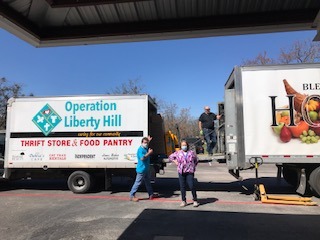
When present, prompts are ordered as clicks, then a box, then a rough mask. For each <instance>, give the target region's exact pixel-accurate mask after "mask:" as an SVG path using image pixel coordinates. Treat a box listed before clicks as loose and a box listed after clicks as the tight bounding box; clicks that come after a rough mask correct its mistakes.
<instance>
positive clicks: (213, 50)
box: [0, 29, 316, 117]
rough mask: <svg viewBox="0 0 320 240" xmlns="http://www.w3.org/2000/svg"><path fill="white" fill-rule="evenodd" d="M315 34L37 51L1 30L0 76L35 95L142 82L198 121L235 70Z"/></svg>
mask: <svg viewBox="0 0 320 240" xmlns="http://www.w3.org/2000/svg"><path fill="white" fill-rule="evenodd" d="M315 34H316V32H315V31H300V32H288V33H272V34H258V35H241V36H228V37H211V38H197V39H185V40H166V41H152V42H137V43H118V44H100V45H88V46H70V47H53V48H35V47H33V46H31V45H29V44H28V43H26V42H24V41H22V40H20V39H19V38H17V37H15V36H14V35H12V34H10V33H8V32H6V31H4V30H1V29H0V52H1V58H0V77H5V78H7V79H8V80H9V81H11V82H17V83H20V84H22V85H23V89H24V92H25V93H30V92H32V93H33V94H34V95H36V96H57V95H79V94H80V95H82V94H105V93H106V92H108V91H110V90H111V89H114V88H115V87H116V86H119V85H120V84H121V83H123V82H126V81H127V80H128V79H136V78H139V79H140V83H141V84H142V85H143V86H144V92H145V93H148V94H150V95H151V96H153V97H156V98H158V99H162V100H164V101H166V102H168V103H176V104H177V105H178V107H179V108H189V107H190V112H191V114H192V115H193V116H195V117H198V115H200V114H201V112H202V111H203V106H204V105H210V106H211V108H212V110H214V111H215V109H216V105H217V102H220V101H223V87H224V83H225V82H226V80H227V78H228V76H229V74H230V73H231V71H232V68H233V67H234V66H235V65H239V64H241V62H242V61H243V60H245V59H250V58H254V57H255V56H256V55H257V54H258V53H259V52H263V51H266V52H267V53H268V55H269V56H271V57H276V56H277V55H278V53H279V50H280V48H283V47H286V46H287V45H290V44H291V43H292V42H294V41H296V40H305V39H313V37H314V36H315Z"/></svg>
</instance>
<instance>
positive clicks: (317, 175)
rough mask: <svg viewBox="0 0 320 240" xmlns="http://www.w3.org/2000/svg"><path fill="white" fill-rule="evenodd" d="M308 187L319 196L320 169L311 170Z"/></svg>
mask: <svg viewBox="0 0 320 240" xmlns="http://www.w3.org/2000/svg"><path fill="white" fill-rule="evenodd" d="M309 185H310V188H311V190H312V191H313V193H314V194H315V195H316V196H317V197H319V196H320V167H317V168H315V169H313V171H312V172H311V174H310V178H309Z"/></svg>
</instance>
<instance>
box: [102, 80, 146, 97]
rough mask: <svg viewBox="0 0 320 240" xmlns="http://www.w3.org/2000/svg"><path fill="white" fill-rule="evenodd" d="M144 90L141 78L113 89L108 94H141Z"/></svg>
mask: <svg viewBox="0 0 320 240" xmlns="http://www.w3.org/2000/svg"><path fill="white" fill-rule="evenodd" d="M143 88H144V86H143V85H141V83H140V79H139V78H136V79H129V80H128V81H127V82H124V83H122V84H121V85H120V86H117V87H115V88H114V89H112V90H111V92H108V94H110V93H112V94H140V93H141V92H142V90H143Z"/></svg>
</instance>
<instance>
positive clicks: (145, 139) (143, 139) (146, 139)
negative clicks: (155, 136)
mask: <svg viewBox="0 0 320 240" xmlns="http://www.w3.org/2000/svg"><path fill="white" fill-rule="evenodd" d="M143 141H147V142H149V138H147V137H144V138H142V139H141V143H143Z"/></svg>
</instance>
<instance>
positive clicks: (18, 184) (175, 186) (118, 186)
mask: <svg viewBox="0 0 320 240" xmlns="http://www.w3.org/2000/svg"><path fill="white" fill-rule="evenodd" d="M196 181H197V179H196ZM258 182H259V183H263V184H264V185H265V188H266V191H267V192H268V193H270V194H277V193H283V194H295V190H294V188H293V187H291V186H290V185H289V184H287V183H286V181H285V180H283V179H280V180H278V179H277V178H275V177H265V178H260V179H259V181H258ZM255 183H256V180H255V179H254V178H251V179H246V180H244V181H233V182H198V181H197V182H196V188H197V191H205V192H239V193H240V194H246V195H251V194H252V193H253V191H254V188H253V187H254V184H255ZM132 185H133V180H132V179H129V178H125V177H115V178H114V179H113V185H112V188H111V194H116V193H121V192H129V191H130V189H131V187H132ZM15 189H33V190H63V191H69V189H68V186H67V183H66V180H65V179H46V180H37V179H34V180H18V181H10V182H2V183H1V184H0V191H10V190H15ZM153 189H154V191H155V192H157V193H159V194H161V195H162V196H163V197H168V198H169V197H173V196H177V195H180V194H177V191H178V192H179V191H180V188H179V182H178V179H177V178H158V179H157V180H156V183H155V184H153ZM103 191H105V190H104V186H103V183H102V184H99V186H98V187H96V188H94V189H93V190H92V191H90V192H91V193H99V192H103ZM139 192H146V190H145V187H144V184H142V185H141V187H140V188H139Z"/></svg>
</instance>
